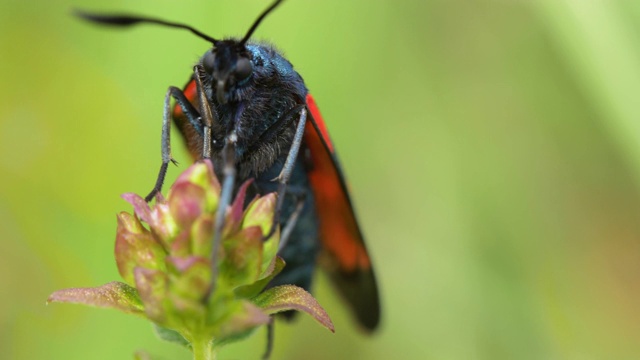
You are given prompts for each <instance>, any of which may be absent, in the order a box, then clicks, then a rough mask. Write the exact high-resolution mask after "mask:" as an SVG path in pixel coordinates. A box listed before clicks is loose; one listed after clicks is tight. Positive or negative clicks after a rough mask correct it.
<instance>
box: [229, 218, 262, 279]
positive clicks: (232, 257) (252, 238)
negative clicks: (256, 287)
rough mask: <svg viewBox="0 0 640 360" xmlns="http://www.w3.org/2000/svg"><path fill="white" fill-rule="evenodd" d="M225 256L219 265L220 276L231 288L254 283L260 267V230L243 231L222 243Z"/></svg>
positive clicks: (254, 228)
mask: <svg viewBox="0 0 640 360" xmlns="http://www.w3.org/2000/svg"><path fill="white" fill-rule="evenodd" d="M223 246H224V251H225V256H224V259H223V261H222V262H221V264H220V276H221V277H224V278H225V281H226V282H227V283H228V284H231V285H232V286H233V287H237V286H241V285H246V284H250V283H252V282H254V281H255V280H256V279H258V277H259V276H260V268H261V265H262V236H261V235H260V229H259V228H257V227H255V226H254V227H251V228H248V229H243V230H242V231H240V232H239V233H237V234H235V235H233V237H231V238H229V239H226V240H225V241H224V243H223Z"/></svg>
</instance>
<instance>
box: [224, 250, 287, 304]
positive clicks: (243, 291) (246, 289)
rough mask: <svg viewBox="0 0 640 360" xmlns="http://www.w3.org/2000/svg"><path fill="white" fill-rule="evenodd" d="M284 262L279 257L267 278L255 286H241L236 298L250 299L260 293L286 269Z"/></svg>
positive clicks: (236, 291)
mask: <svg viewBox="0 0 640 360" xmlns="http://www.w3.org/2000/svg"><path fill="white" fill-rule="evenodd" d="M284 265H285V263H284V260H282V258H281V257H279V256H277V257H276V259H275V261H274V267H273V268H272V269H271V272H270V273H268V274H266V276H265V277H264V278H262V279H260V280H258V281H256V282H254V283H253V284H249V285H244V286H240V287H238V288H236V289H235V293H236V296H237V297H239V298H243V299H250V298H252V297H254V296H256V295H258V294H259V293H260V291H262V290H263V289H264V288H265V287H266V286H267V285H268V284H269V282H270V281H271V280H272V279H273V278H274V277H275V276H276V275H278V274H279V273H280V272H281V271H282V269H284Z"/></svg>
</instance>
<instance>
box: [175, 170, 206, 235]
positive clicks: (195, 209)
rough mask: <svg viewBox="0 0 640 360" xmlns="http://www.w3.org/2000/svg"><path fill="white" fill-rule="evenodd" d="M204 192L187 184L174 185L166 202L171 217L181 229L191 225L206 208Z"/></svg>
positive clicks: (198, 187)
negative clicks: (167, 202)
mask: <svg viewBox="0 0 640 360" xmlns="http://www.w3.org/2000/svg"><path fill="white" fill-rule="evenodd" d="M205 195H206V193H205V190H204V189H203V188H202V187H200V186H198V185H196V184H192V183H189V182H183V183H180V184H175V185H173V186H172V187H171V192H169V196H168V198H167V200H168V201H169V209H170V211H171V216H172V217H173V219H174V220H175V221H176V222H177V223H178V226H180V228H181V229H183V228H187V227H190V226H191V224H192V223H193V222H194V221H195V220H196V219H197V218H198V217H200V215H201V214H202V213H203V212H204V210H205V207H206V196H205Z"/></svg>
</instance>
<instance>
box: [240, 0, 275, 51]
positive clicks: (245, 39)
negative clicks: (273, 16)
mask: <svg viewBox="0 0 640 360" xmlns="http://www.w3.org/2000/svg"><path fill="white" fill-rule="evenodd" d="M282 1H283V0H276V1H274V2H273V4H271V6H269V7H268V8H267V10H265V11H263V12H262V14H260V16H259V17H258V19H256V21H254V23H253V25H251V28H250V29H249V31H247V35H245V36H244V38H242V40H241V41H240V45H242V46H244V44H245V43H246V42H247V40H249V38H250V37H251V34H253V32H254V31H256V28H258V25H260V22H261V21H262V19H264V18H265V17H266V16H267V15H269V13H270V12H271V11H272V10H273V9H275V8H276V7H277V6H278V5H280V3H281V2H282Z"/></svg>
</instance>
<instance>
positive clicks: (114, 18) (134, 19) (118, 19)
mask: <svg viewBox="0 0 640 360" xmlns="http://www.w3.org/2000/svg"><path fill="white" fill-rule="evenodd" d="M74 14H75V15H76V16H78V17H80V18H82V19H84V20H87V21H90V22H93V23H97V24H102V25H111V26H122V27H126V26H133V25H137V24H140V23H148V24H156V25H162V26H167V27H173V28H178V29H186V30H189V31H191V32H192V33H193V34H195V35H196V36H198V37H200V38H202V39H205V40H207V41H209V42H211V43H213V45H216V44H217V43H218V40H216V39H214V38H212V37H211V36H209V35H206V34H204V33H203V32H201V31H199V30H197V29H195V28H193V27H191V26H189V25H185V24H180V23H174V22H170V21H164V20H160V19H155V18H149V17H142V16H131V15H99V14H91V13H87V12H84V11H81V10H76V11H74Z"/></svg>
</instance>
